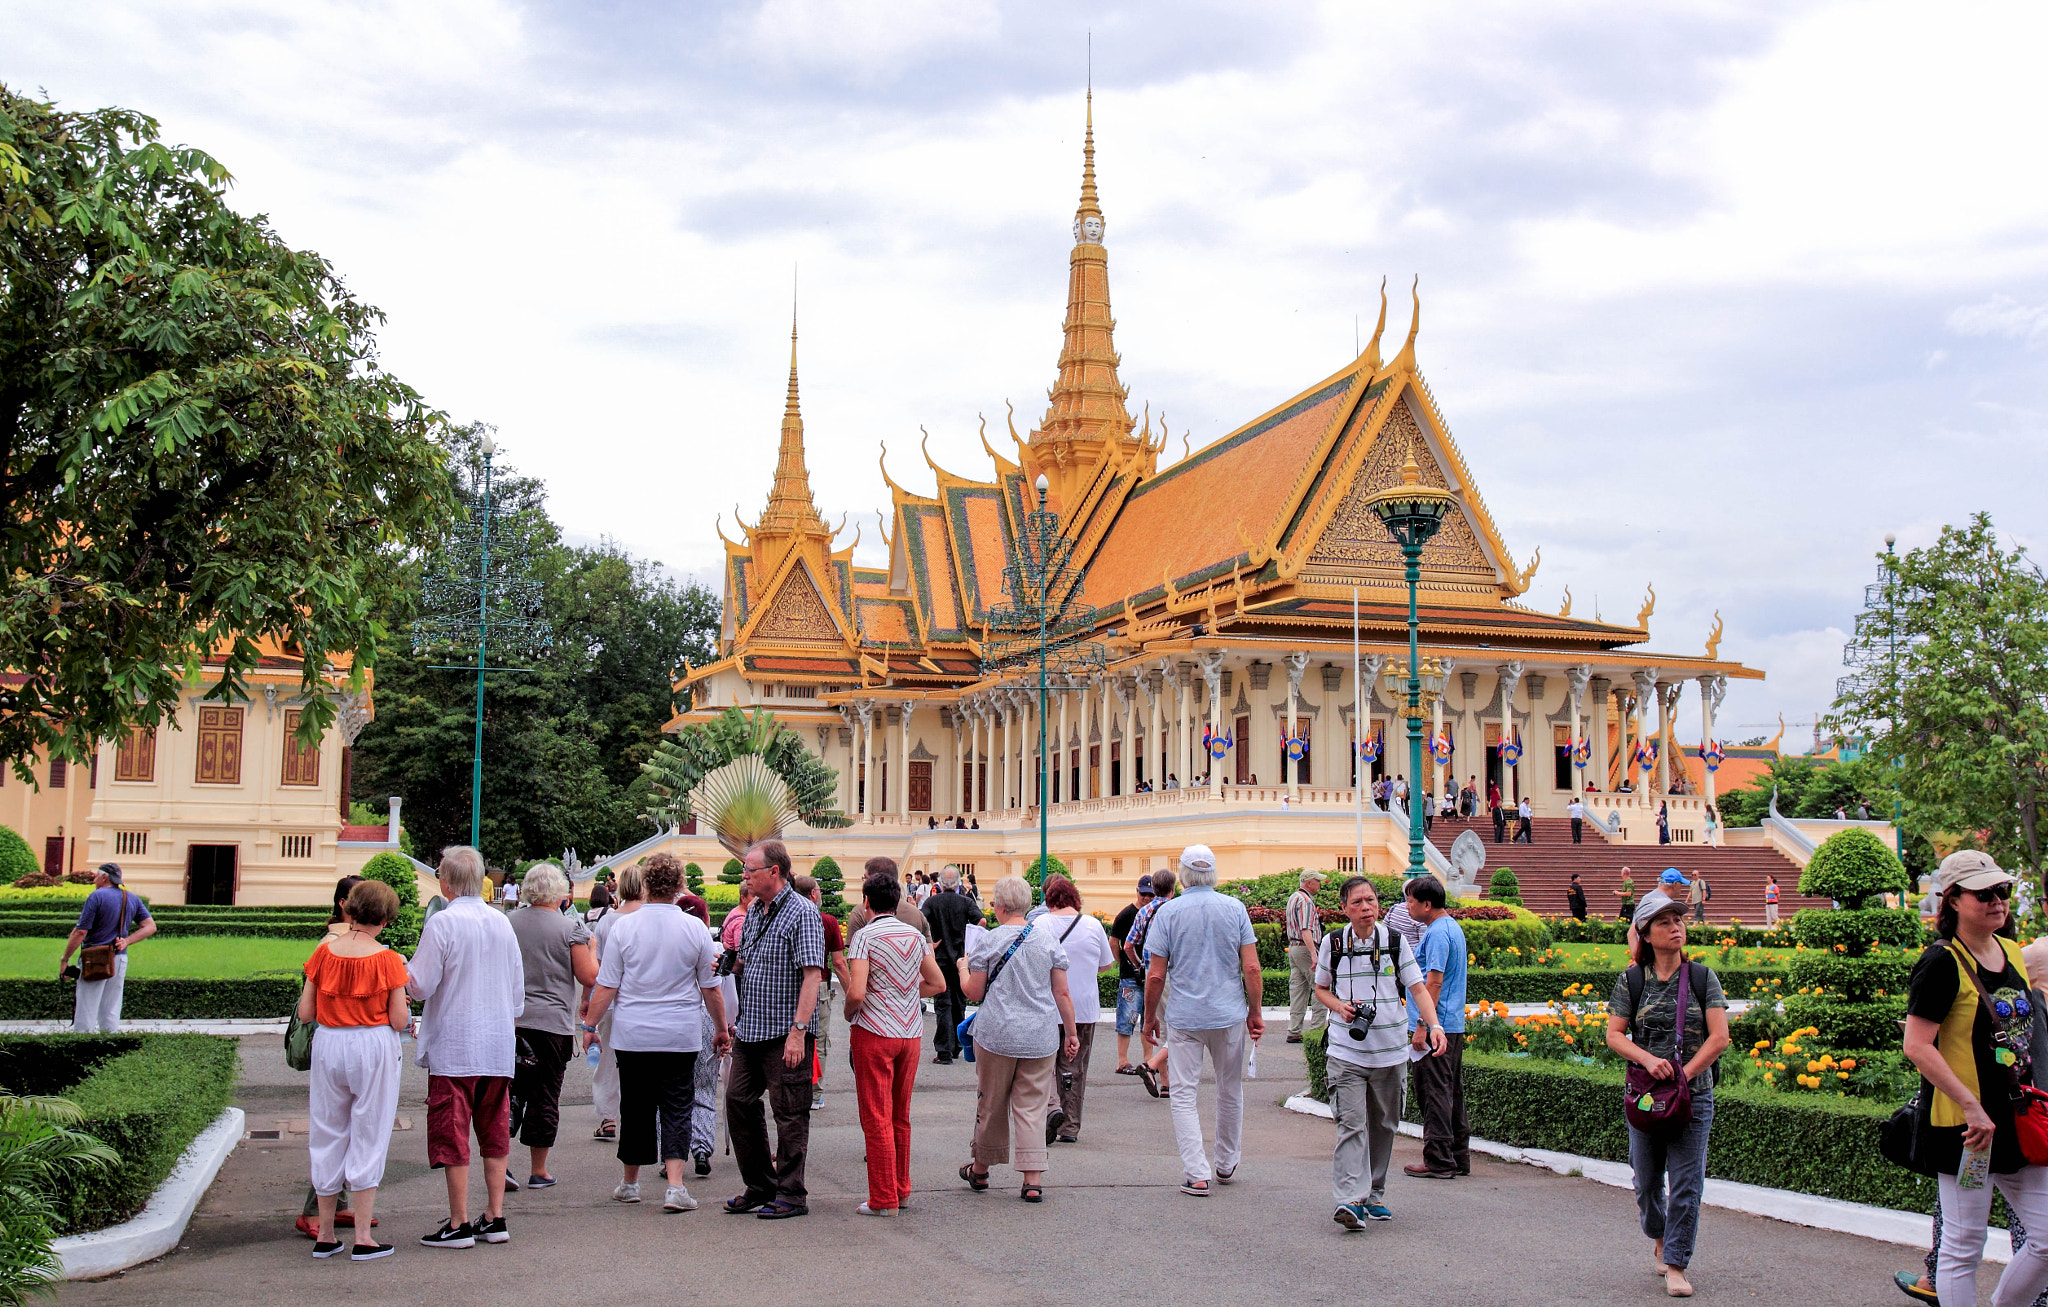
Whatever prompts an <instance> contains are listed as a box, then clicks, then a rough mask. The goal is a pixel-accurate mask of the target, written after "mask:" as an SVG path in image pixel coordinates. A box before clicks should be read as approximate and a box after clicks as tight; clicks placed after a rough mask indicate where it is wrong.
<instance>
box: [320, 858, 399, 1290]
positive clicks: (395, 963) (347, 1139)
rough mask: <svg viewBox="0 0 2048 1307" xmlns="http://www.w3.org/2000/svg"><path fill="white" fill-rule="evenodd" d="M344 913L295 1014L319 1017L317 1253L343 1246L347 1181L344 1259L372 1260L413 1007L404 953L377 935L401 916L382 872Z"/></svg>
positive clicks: (383, 1250) (353, 895)
mask: <svg viewBox="0 0 2048 1307" xmlns="http://www.w3.org/2000/svg"><path fill="white" fill-rule="evenodd" d="M342 913H343V915H344V917H345V918H346V919H347V921H348V932H347V933H346V934H342V935H335V936H330V937H329V938H328V939H327V940H326V942H324V943H322V944H321V945H320V947H319V948H317V949H314V950H313V956H312V957H310V958H308V959H306V984H305V987H304V988H303V989H301V990H300V991H299V1020H301V1021H317V1022H319V1026H320V1028H319V1029H318V1030H316V1031H315V1032H314V1033H313V1080H312V1090H311V1099H312V1102H311V1110H310V1111H309V1112H308V1113H307V1115H308V1118H309V1121H310V1127H309V1133H308V1141H309V1147H310V1150H311V1153H312V1169H313V1191H314V1193H315V1194H317V1195H318V1196H319V1200H320V1228H319V1232H318V1233H317V1234H316V1235H315V1236H314V1239H313V1255H314V1256H315V1257H320V1258H327V1257H332V1256H334V1255H335V1254H336V1253H338V1252H340V1251H341V1247H342V1245H341V1241H340V1240H338V1239H336V1238H335V1237H334V1210H335V1206H336V1200H337V1199H338V1197H339V1195H340V1193H341V1190H342V1187H343V1186H344V1185H346V1186H347V1187H348V1189H349V1192H350V1193H352V1194H353V1195H354V1197H355V1201H354V1206H355V1216H356V1225H355V1248H354V1250H353V1251H352V1252H351V1253H350V1260H352V1261H358V1262H368V1261H375V1260H376V1259H377V1258H379V1257H389V1256H390V1255H391V1253H392V1251H393V1249H392V1246H391V1245H390V1244H382V1243H378V1242H377V1240H376V1236H375V1235H374V1234H373V1233H372V1232H371V1229H370V1224H371V1219H372V1216H373V1215H374V1212H375V1208H376V1203H377V1185H378V1184H379V1183H380V1182H381V1181H382V1180H383V1179H384V1158H385V1154H386V1153H387V1152H388V1151H389V1150H390V1147H391V1121H392V1117H393V1115H394V1114H395V1113H396V1112H397V1110H398V1066H399V1046H398V1032H399V1031H401V1030H403V1029H405V1027H406V1026H407V1024H408V1023H410V1022H411V1020H412V1009H411V1007H410V1006H409V1005H408V1004H407V1003H406V1000H405V959H404V958H402V957H400V956H399V955H398V954H397V953H396V952H395V951H394V950H392V949H389V948H386V947H385V946H384V945H382V944H380V943H378V942H377V935H378V933H379V932H381V931H382V930H383V929H384V927H385V926H386V925H388V924H390V922H391V919H392V918H393V917H396V916H397V915H398V895H397V894H396V893H395V892H394V891H393V890H392V888H391V887H390V886H389V885H386V884H384V883H383V882H382V881H375V880H366V881H363V882H362V883H360V884H358V885H357V886H356V887H355V888H354V889H352V890H350V891H349V895H348V902H347V903H346V904H344V905H343V907H342Z"/></svg>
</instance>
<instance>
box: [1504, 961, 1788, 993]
mask: <svg viewBox="0 0 2048 1307" xmlns="http://www.w3.org/2000/svg"><path fill="white" fill-rule="evenodd" d="M1707 965H1708V966H1709V967H1713V969H1714V974H1715V975H1717V976H1719V977H1720V978H1721V989H1722V991H1723V992H1725V993H1726V994H1727V995H1728V998H1729V1000H1730V1001H1734V1000H1737V999H1745V998H1748V997H1749V986H1750V982H1752V981H1755V980H1759V979H1775V978H1778V977H1780V976H1781V975H1782V974H1783V973H1782V972H1780V971H1778V970H1777V969H1776V968H1775V967H1714V964H1713V963H1712V962H1711V961H1709V962H1708V963H1707ZM1621 972H1622V968H1619V967H1614V968H1606V967H1600V968H1590V967H1557V968H1551V967H1517V968H1514V969H1512V970H1507V971H1473V972H1469V973H1467V975H1466V977H1465V1001H1466V1002H1468V1003H1481V1002H1485V1003H1547V1002H1549V1001H1550V1000H1551V999H1553V998H1557V997H1558V996H1559V995H1561V994H1562V993H1563V992H1564V988H1565V986H1567V985H1591V986H1593V995H1594V997H1595V998H1596V999H1598V1000H1599V1001H1601V1002H1605V1001H1606V999H1607V996H1608V994H1610V993H1612V992H1613V990H1614V981H1615V977H1617V976H1619V975H1620V974H1621Z"/></svg>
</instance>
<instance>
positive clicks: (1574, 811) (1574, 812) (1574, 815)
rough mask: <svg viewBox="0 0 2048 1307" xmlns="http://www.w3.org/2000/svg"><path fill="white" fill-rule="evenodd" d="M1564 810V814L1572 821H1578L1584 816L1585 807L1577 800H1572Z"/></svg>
mask: <svg viewBox="0 0 2048 1307" xmlns="http://www.w3.org/2000/svg"><path fill="white" fill-rule="evenodd" d="M1564 810H1565V814H1566V815H1567V816H1569V817H1570V818H1571V819H1572V820H1573V821H1578V820H1579V819H1580V818H1582V817H1584V816H1585V815H1586V805H1585V804H1583V803H1580V802H1579V801H1578V800H1577V799H1573V800H1572V801H1571V802H1570V803H1568V804H1566V805H1565V808H1564Z"/></svg>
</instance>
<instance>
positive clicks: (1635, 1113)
mask: <svg viewBox="0 0 2048 1307" xmlns="http://www.w3.org/2000/svg"><path fill="white" fill-rule="evenodd" d="M1642 971H1643V968H1642V967H1641V966H1640V965H1637V966H1632V967H1630V968H1629V993H1630V994H1631V995H1632V996H1634V997H1635V999H1636V1002H1637V1016H1638V1017H1640V1016H1641V1001H1642V998H1641V996H1642V992H1643V984H1644V977H1643V975H1642ZM1691 980H1692V964H1691V963H1690V962H1688V963H1687V964H1686V965H1684V966H1682V967H1680V968H1679V969H1678V1002H1677V1004H1676V1006H1675V1007H1674V1008H1673V1009H1672V1026H1673V1028H1674V1033H1676V1035H1677V1037H1678V1047H1677V1049H1676V1050H1675V1051H1674V1052H1673V1053H1672V1055H1671V1059H1670V1060H1671V1064H1672V1067H1673V1068H1674V1074H1673V1075H1672V1077H1671V1078H1670V1079H1669V1080H1659V1079H1657V1078H1655V1077H1654V1076H1652V1075H1651V1074H1650V1072H1649V1069H1648V1068H1647V1067H1644V1066H1642V1065H1641V1064H1640V1063H1636V1062H1630V1063H1629V1064H1628V1072H1627V1075H1626V1077H1625V1078H1624V1079H1623V1080H1622V1094H1623V1099H1622V1112H1623V1114H1624V1115H1625V1116H1627V1117H1628V1123H1629V1124H1630V1125H1632V1126H1634V1127H1635V1128H1636V1129H1638V1130H1641V1131H1642V1132H1643V1133H1645V1134H1653V1135H1654V1134H1673V1133H1676V1132H1677V1131H1679V1130H1682V1129H1684V1128H1685V1127H1686V1126H1687V1125H1689V1124H1691V1122H1692V1077H1691V1076H1688V1075H1687V1074H1686V1073H1685V1018H1686V1015H1687V1011H1688V1009H1689V1008H1690V1007H1691V1006H1692V998H1691V992H1692V991H1691V984H1690V982H1691ZM1629 1025H1630V1030H1631V1036H1633V1031H1634V1026H1635V1022H1634V1021H1633V1020H1631V1021H1630V1023H1629Z"/></svg>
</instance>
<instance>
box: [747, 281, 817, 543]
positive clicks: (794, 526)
mask: <svg viewBox="0 0 2048 1307" xmlns="http://www.w3.org/2000/svg"><path fill="white" fill-rule="evenodd" d="M754 531H755V534H757V535H759V534H763V533H768V534H773V533H775V532H781V531H789V532H795V531H804V532H816V533H817V534H819V535H828V534H830V532H828V531H827V530H826V528H825V519H824V518H822V517H820V516H818V506H817V505H816V504H815V503H814V502H813V501H812V499H811V474H810V471H809V469H808V468H806V467H805V466H804V418H803V413H802V411H801V410H800V409H799V408H798V407H797V398H796V307H795V305H794V304H792V305H791V306H790V312H789V397H788V399H786V400H785V401H784V403H783V406H782V448H781V450H780V451H779V452H778V453H777V455H776V458H775V484H774V486H773V487H771V488H770V489H769V491H768V507H767V509H766V510H764V511H763V512H762V514H761V520H760V522H759V523H758V524H756V526H755V527H754Z"/></svg>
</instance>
